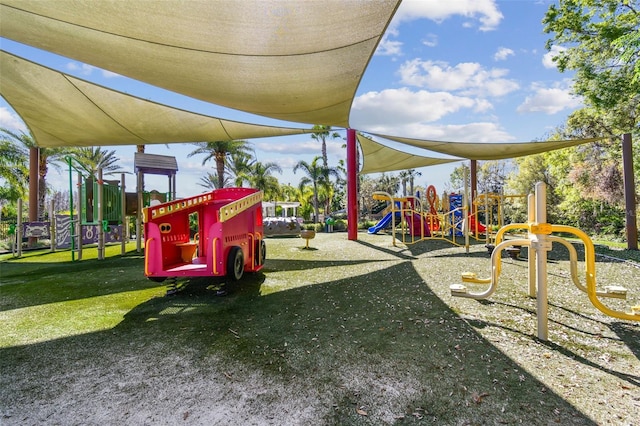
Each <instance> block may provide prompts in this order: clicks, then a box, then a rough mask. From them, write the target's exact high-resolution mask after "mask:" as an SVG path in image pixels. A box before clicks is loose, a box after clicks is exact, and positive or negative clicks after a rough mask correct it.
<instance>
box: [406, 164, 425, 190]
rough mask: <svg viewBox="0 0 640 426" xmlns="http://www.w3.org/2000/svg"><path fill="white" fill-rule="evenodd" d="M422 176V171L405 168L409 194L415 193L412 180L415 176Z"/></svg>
mask: <svg viewBox="0 0 640 426" xmlns="http://www.w3.org/2000/svg"><path fill="white" fill-rule="evenodd" d="M419 176H422V173H420V172H418V171H416V169H409V170H407V178H408V179H409V193H410V194H411V195H415V192H413V189H414V187H413V184H414V180H415V178H417V177H419Z"/></svg>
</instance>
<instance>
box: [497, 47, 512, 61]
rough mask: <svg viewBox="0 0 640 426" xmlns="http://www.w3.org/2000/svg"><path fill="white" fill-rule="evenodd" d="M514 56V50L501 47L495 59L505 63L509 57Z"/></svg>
mask: <svg viewBox="0 0 640 426" xmlns="http://www.w3.org/2000/svg"><path fill="white" fill-rule="evenodd" d="M513 55H515V52H514V51H513V50H511V49H509V48H506V47H499V48H498V51H497V52H496V53H495V54H494V55H493V59H494V60H495V61H504V60H506V59H507V58H508V57H509V56H513Z"/></svg>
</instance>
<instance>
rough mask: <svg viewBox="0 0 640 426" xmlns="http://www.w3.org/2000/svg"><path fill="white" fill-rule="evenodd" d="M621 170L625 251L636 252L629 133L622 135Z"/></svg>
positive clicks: (634, 190) (634, 186) (634, 187)
mask: <svg viewBox="0 0 640 426" xmlns="http://www.w3.org/2000/svg"><path fill="white" fill-rule="evenodd" d="M622 169H623V176H624V203H625V219H626V231H627V249H628V250H638V223H637V221H636V185H635V181H634V176H633V148H632V143H631V133H625V134H624V135H622Z"/></svg>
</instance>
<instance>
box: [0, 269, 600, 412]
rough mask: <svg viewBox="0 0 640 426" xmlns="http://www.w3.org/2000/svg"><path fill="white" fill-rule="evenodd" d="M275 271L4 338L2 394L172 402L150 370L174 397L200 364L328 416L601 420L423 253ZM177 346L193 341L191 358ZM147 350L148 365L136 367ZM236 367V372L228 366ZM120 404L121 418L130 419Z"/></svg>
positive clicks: (178, 399) (202, 371)
mask: <svg viewBox="0 0 640 426" xmlns="http://www.w3.org/2000/svg"><path fill="white" fill-rule="evenodd" d="M387 277H393V278H394V279H388V278H387ZM268 280H269V276H268V273H267V274H262V273H258V274H252V275H248V276H247V277H246V279H243V281H242V282H241V283H237V284H235V285H234V286H231V287H230V288H229V294H228V296H226V297H218V296H216V295H215V292H213V291H211V290H209V289H208V287H209V285H210V284H211V281H210V280H205V279H197V280H195V279H194V280H192V281H191V282H190V283H189V285H188V286H186V287H185V288H184V290H183V291H181V292H179V293H177V294H176V295H174V296H165V297H157V298H153V299H150V300H148V301H147V302H145V303H142V304H140V305H138V306H137V307H136V308H134V309H133V310H131V311H130V312H129V313H127V314H126V315H125V317H124V319H123V321H122V322H121V323H120V324H119V325H118V326H117V327H116V328H114V329H111V330H105V331H102V332H96V333H89V334H85V335H79V336H71V337H67V338H63V339H58V340H53V341H47V342H43V343H36V344H33V345H28V346H22V347H11V348H5V349H1V350H0V373H1V374H0V376H2V377H3V378H4V379H3V382H4V385H5V386H3V387H4V389H3V390H2V391H0V402H1V403H2V405H5V406H16V405H19V406H21V407H24V408H25V409H28V408H29V407H31V405H30V404H32V401H37V404H46V401H43V400H46V399H47V398H49V399H54V396H57V395H63V394H68V395H69V398H70V402H69V403H68V404H67V405H65V406H64V407H62V408H60V410H67V411H71V410H76V415H77V416H78V418H85V419H86V420H88V421H90V419H87V418H86V417H83V416H86V415H88V414H90V413H91V408H87V407H92V406H94V405H95V404H98V405H99V404H104V401H102V400H100V399H98V400H97V401H94V400H93V399H92V398H93V397H94V396H95V394H96V391H95V389H100V392H101V393H108V392H109V391H114V392H117V393H118V394H119V395H123V398H125V399H126V398H131V399H135V398H139V397H140V393H141V392H143V389H146V391H145V392H146V394H147V395H149V400H148V401H146V402H145V406H146V407H151V408H152V409H153V408H154V405H155V404H164V403H165V402H163V401H160V400H158V401H154V400H153V399H152V398H153V395H156V394H157V391H158V389H154V387H151V386H148V385H147V386H146V387H145V386H143V385H142V384H140V383H138V382H137V381H136V380H139V381H142V383H145V381H146V380H155V381H154V383H155V387H158V386H160V387H161V393H162V397H163V400H164V401H166V400H171V403H172V406H178V407H180V406H182V405H181V404H183V405H184V404H185V403H186V401H185V400H184V399H185V398H187V396H183V395H182V394H181V393H179V389H184V386H183V387H180V386H179V384H180V380H183V377H184V376H185V375H186V374H187V373H186V372H185V371H184V369H185V368H189V369H190V371H191V373H189V375H187V376H186V377H191V380H194V379H193V377H198V381H197V383H198V384H199V385H200V386H203V387H202V389H201V392H203V393H207V394H216V393H220V394H225V392H227V393H228V392H231V388H230V386H231V384H230V383H231V382H233V380H241V379H240V377H242V372H243V371H245V372H246V371H254V372H259V374H260V375H261V376H266V377H269V378H270V380H269V381H268V382H267V383H268V384H269V387H267V388H261V389H260V395H262V394H265V393H266V394H268V395H271V398H272V400H270V401H271V403H270V404H269V405H265V406H263V407H262V408H260V407H259V406H255V405H251V404H252V403H255V401H256V397H255V396H253V395H250V394H247V392H249V389H251V384H250V383H246V384H245V383H240V386H243V388H245V389H247V390H246V391H244V392H243V394H242V399H240V398H237V399H234V398H229V399H225V400H222V402H221V404H227V405H226V407H227V408H228V409H230V408H231V407H236V406H237V404H245V406H243V407H246V409H247V411H248V410H256V409H262V410H269V409H270V408H269V407H271V406H273V405H274V404H275V403H277V402H280V401H284V400H293V401H296V400H298V398H300V395H307V396H309V401H314V402H313V404H316V405H317V406H316V407H313V408H314V409H315V410H316V412H317V413H319V414H317V416H316V418H315V419H314V420H315V421H314V422H313V423H316V424H349V425H351V424H356V425H357V424H381V423H387V424H393V423H395V422H398V421H400V420H399V419H404V420H402V422H403V424H407V423H411V422H414V421H415V422H419V421H421V420H422V421H429V423H431V424H434V423H435V424H445V423H446V424H498V423H506V424H513V423H518V422H519V421H522V420H523V419H524V420H526V422H527V423H528V424H551V423H557V424H582V425H591V424H594V422H592V421H591V420H590V419H589V418H587V417H585V416H584V415H583V414H582V413H581V412H580V411H579V410H577V409H576V408H575V407H573V406H572V405H570V404H569V403H567V402H566V401H565V400H564V399H563V398H562V397H560V396H559V395H557V394H556V393H554V392H553V391H552V390H551V389H549V388H547V387H546V386H545V385H544V384H543V383H541V382H539V381H538V380H537V379H536V378H535V377H533V376H532V375H530V374H529V373H527V371H526V370H524V369H522V368H520V366H519V365H517V364H516V363H515V362H513V361H512V360H511V359H510V358H508V357H507V356H506V355H504V354H503V353H502V352H501V351H500V350H498V349H497V348H496V347H495V346H494V345H492V344H491V343H490V342H488V341H486V340H485V339H483V338H482V337H481V336H480V335H479V334H478V332H477V331H476V330H474V328H473V327H471V326H470V325H469V324H467V323H466V322H465V321H463V320H462V319H461V318H460V317H459V316H458V315H456V314H455V313H454V312H453V311H452V310H451V309H450V308H449V307H448V306H447V305H446V304H445V303H444V302H442V300H440V299H439V298H438V297H437V296H436V295H435V294H434V293H433V292H432V291H431V290H430V289H429V288H428V287H427V286H426V285H425V284H424V283H423V281H422V279H421V278H420V276H419V274H417V272H416V271H415V270H414V269H413V266H412V264H411V262H401V263H395V264H393V265H391V266H389V267H388V268H385V269H383V270H381V271H376V272H371V273H368V274H363V275H358V276H353V277H349V278H346V279H339V280H335V281H329V282H324V283H321V284H315V285H307V286H302V287H298V288H294V289H290V290H286V291H280V292H276V293H271V294H269V295H266V296H262V295H261V294H260V289H261V286H262V285H263V284H264V283H265V282H266V281H268ZM175 354H182V355H181V358H179V359H178V360H177V361H176V359H175ZM133 360H135V362H136V363H137V364H136V372H137V373H136V375H135V376H132V375H126V374H125V371H126V370H123V368H124V367H123V366H125V365H127V364H128V363H131V362H132V361H133ZM185 365H187V366H188V367H185ZM69 366H73V368H72V369H70V367H69ZM24 371H28V372H29V373H28V374H21V373H20V372H24ZM213 373H215V374H213ZM223 373H224V376H227V378H228V379H229V380H226V381H221V380H220V377H223V378H224V376H223V375H222V374H223ZM80 376H81V377H80ZM52 377H65V380H51V378H52ZM158 377H161V378H164V379H163V380H162V381H160V382H158V380H157V378H158ZM81 379H86V383H85V381H83V380H81ZM74 383H75V386H74V387H72V386H71V385H72V384H74ZM245 385H246V386H245ZM194 386H195V385H194ZM541 389H543V390H544V391H541ZM34 404H35V403H34ZM276 406H277V404H276ZM195 409H196V408H192V410H195ZM294 409H297V410H299V412H302V411H303V410H309V407H308V406H306V407H303V406H299V407H297V408H294ZM357 409H358V410H361V411H362V412H365V411H366V413H367V416H363V415H362V414H361V413H358V411H357ZM176 411H177V410H176ZM118 413H120V411H118V412H115V411H114V412H113V413H112V414H113V417H112V418H111V419H112V420H113V421H114V422H118V421H119V420H123V419H122V418H121V417H118V416H120V415H121V414H118ZM59 414H60V411H59V412H53V413H51V414H50V415H51V418H50V419H49V420H50V421H52V422H55V421H56V418H57V415H59ZM179 414H180V416H181V417H182V413H179ZM281 414H282V415H285V413H284V412H283V413H281ZM294 414H295V413H294ZM279 418H280V417H279ZM295 418H296V417H289V419H295ZM176 419H177V418H176ZM165 420H167V421H169V422H170V420H171V419H165ZM182 420H184V419H182ZM242 420H243V419H242V418H237V419H233V418H231V419H230V423H232V424H234V423H235V424H238V423H241V422H242Z"/></svg>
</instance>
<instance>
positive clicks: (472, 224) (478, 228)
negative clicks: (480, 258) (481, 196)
mask: <svg viewBox="0 0 640 426" xmlns="http://www.w3.org/2000/svg"><path fill="white" fill-rule="evenodd" d="M469 228H471V232H477V233H480V234H482V233H484V232H487V227H486V226H484V225H483V224H481V223H480V222H478V221H476V218H475V217H474V216H472V215H469Z"/></svg>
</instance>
